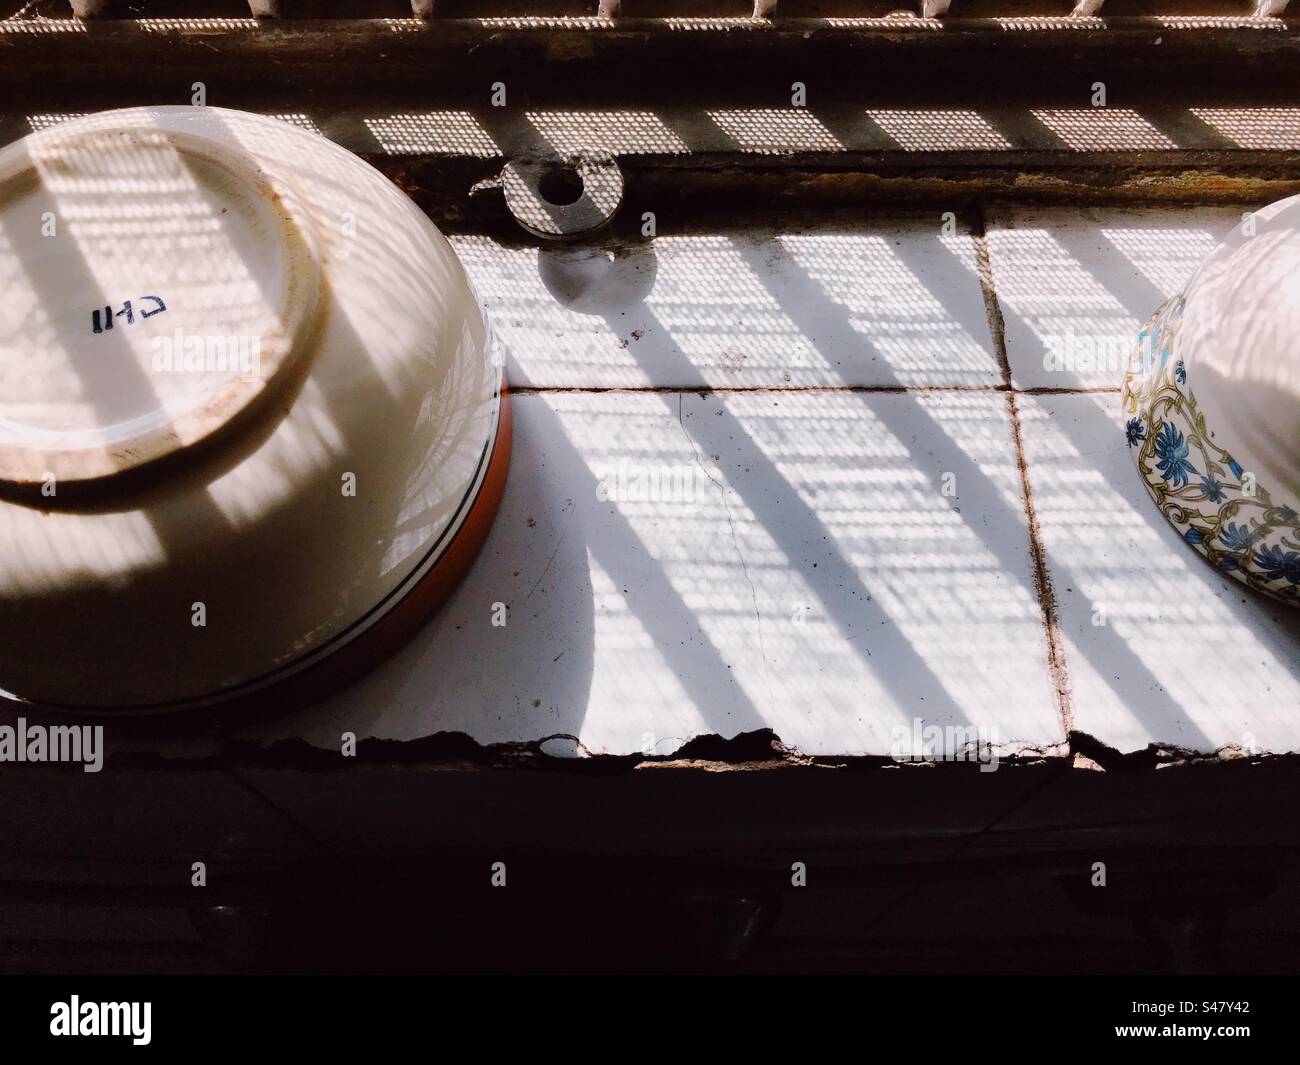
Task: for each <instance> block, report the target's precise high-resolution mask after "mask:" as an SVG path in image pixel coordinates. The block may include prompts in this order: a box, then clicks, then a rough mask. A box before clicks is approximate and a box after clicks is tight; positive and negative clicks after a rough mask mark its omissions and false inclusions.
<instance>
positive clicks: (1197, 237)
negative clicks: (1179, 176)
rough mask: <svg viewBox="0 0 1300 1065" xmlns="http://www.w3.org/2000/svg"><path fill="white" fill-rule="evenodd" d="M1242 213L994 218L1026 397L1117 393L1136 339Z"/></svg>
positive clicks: (1057, 211)
mask: <svg viewBox="0 0 1300 1065" xmlns="http://www.w3.org/2000/svg"><path fill="white" fill-rule="evenodd" d="M1243 210H1245V208H1233V207H1208V208H1182V207H1175V208H1158V209H1142V210H1136V209H1122V208H1111V209H1100V208H1099V209H1092V208H1049V209H1039V210H1014V211H1010V212H1006V213H1002V214H994V215H993V216H992V217H991V218H990V220H989V225H988V247H989V260H990V262H991V264H992V268H993V280H994V285H995V288H996V290H997V294H998V302H999V305H1000V306H1001V308H1002V314H1003V318H1004V319H1005V323H1006V345H1007V359H1008V361H1009V362H1010V364H1011V374H1012V379H1013V380H1014V381H1015V383H1016V385H1017V386H1019V387H1021V388H1075V387H1087V388H1118V387H1119V386H1120V385H1121V384H1122V383H1123V379H1124V368H1125V366H1126V365H1127V361H1128V355H1129V352H1130V351H1131V350H1132V347H1133V342H1134V340H1135V339H1136V337H1137V334H1138V331H1139V330H1140V329H1141V328H1142V325H1143V323H1145V322H1146V320H1147V319H1148V318H1150V317H1151V315H1152V314H1154V313H1155V311H1156V308H1157V307H1159V306H1160V304H1161V303H1162V302H1164V301H1165V300H1166V299H1168V298H1169V297H1170V296H1172V295H1173V294H1174V293H1176V292H1177V291H1179V289H1181V288H1182V286H1183V283H1184V282H1185V281H1187V279H1188V278H1189V277H1190V276H1191V274H1192V273H1193V271H1195V269H1196V267H1197V266H1199V265H1200V263H1201V260H1202V259H1204V258H1205V256H1206V255H1208V254H1209V253H1210V252H1211V251H1212V250H1213V249H1214V247H1215V246H1216V245H1217V244H1218V243H1219V241H1220V240H1222V239H1223V237H1224V235H1225V234H1226V233H1227V232H1228V231H1229V230H1230V229H1231V228H1232V226H1233V225H1236V224H1239V223H1240V221H1241V214H1242V211H1243Z"/></svg>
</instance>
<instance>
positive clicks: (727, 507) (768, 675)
mask: <svg viewBox="0 0 1300 1065" xmlns="http://www.w3.org/2000/svg"><path fill="white" fill-rule="evenodd" d="M684 399H685V393H678V396H677V424H678V426H679V427H680V428H681V430H682V435H683V436H685V437H686V440H687V442H688V443H689V444H690V445H691V452H692V454H694V456H695V465H696V466H698V467H699V469H700V472H701V473H703V474H704V476H705V477H707V478H708V479H709V481H710V482H712V483H713V484H714V485H715V486H716V487H717V489H718V492H719V494H720V495H721V496H722V509H723V510H724V511H725V512H726V515H727V528H728V529H730V530H731V543H732V546H733V547H735V549H736V557H737V558H738V559H740V571H741V573H742V574H743V575H744V577H745V583H746V584H748V585H749V597H750V601H751V602H752V603H753V605H754V622H755V624H756V627H757V631H758V653H759V654H760V655H761V656H762V658H763V684H764V687H765V688H766V689H767V707H768V709H769V710H771V708H772V671H771V665H770V664H769V662H768V660H767V645H766V644H765V642H764V640H763V615H762V613H761V612H760V611H759V609H758V589H757V588H756V587H755V586H754V581H753V579H752V578H751V577H750V576H749V564H748V563H747V562H746V561H745V553H744V552H743V551H742V550H741V549H740V538H739V537H738V536H737V535H736V521H735V518H734V517H733V516H732V513H731V504H730V503H729V502H728V501H727V488H726V486H725V485H724V484H723V483H722V482H721V481H719V480H718V479H717V478H716V477H714V476H713V474H712V473H710V472H709V470H708V468H707V467H706V466H705V465H704V463H703V462H702V461H701V459H700V449H699V446H698V445H697V444H696V443H695V438H694V437H693V436H691V434H690V433H689V432H687V429H686V422H685V421H684V419H683V413H682V403H683V400H684Z"/></svg>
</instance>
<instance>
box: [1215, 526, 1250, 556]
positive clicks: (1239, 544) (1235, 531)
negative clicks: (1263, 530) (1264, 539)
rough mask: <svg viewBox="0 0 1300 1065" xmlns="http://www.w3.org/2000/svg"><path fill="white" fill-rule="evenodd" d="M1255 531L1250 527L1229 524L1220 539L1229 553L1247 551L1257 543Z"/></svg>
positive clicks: (1220, 533)
mask: <svg viewBox="0 0 1300 1065" xmlns="http://www.w3.org/2000/svg"><path fill="white" fill-rule="evenodd" d="M1255 535H1256V533H1255V530H1254V529H1252V528H1251V527H1250V526H1249V525H1238V524H1237V523H1236V522H1228V524H1227V525H1225V526H1224V527H1223V528H1222V529H1221V530H1220V531H1219V539H1220V540H1221V541H1222V542H1223V546H1224V547H1226V548H1227V549H1228V550H1229V551H1246V550H1249V548H1250V545H1251V544H1253V543H1254V542H1255Z"/></svg>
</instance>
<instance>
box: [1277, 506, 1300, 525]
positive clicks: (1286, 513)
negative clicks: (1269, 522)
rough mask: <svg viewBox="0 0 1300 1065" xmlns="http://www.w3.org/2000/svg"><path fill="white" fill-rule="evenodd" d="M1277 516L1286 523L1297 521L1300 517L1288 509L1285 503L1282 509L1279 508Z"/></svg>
mask: <svg viewBox="0 0 1300 1065" xmlns="http://www.w3.org/2000/svg"><path fill="white" fill-rule="evenodd" d="M1277 516H1278V518H1280V519H1281V520H1282V521H1286V522H1292V521H1295V520H1296V518H1297V517H1300V515H1297V514H1296V512H1295V511H1294V510H1292V509H1291V508H1290V507H1288V506H1287V505H1286V504H1285V503H1283V504H1282V505H1281V506H1280V507H1278V508H1277Z"/></svg>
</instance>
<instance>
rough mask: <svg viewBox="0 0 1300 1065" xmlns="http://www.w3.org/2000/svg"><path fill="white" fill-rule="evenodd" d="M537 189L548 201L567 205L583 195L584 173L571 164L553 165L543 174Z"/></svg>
mask: <svg viewBox="0 0 1300 1065" xmlns="http://www.w3.org/2000/svg"><path fill="white" fill-rule="evenodd" d="M537 191H538V192H539V193H541V196H542V199H544V200H545V201H546V202H547V203H549V204H553V205H554V206H556V207H567V206H568V205H569V204H571V203H577V202H578V198H579V197H580V196H581V195H582V175H581V174H579V173H578V171H577V170H576V169H574V168H573V167H571V166H553V167H551V168H550V169H549V170H547V171H546V173H544V174H543V175H542V178H541V180H540V181H539V182H538V183H537Z"/></svg>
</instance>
